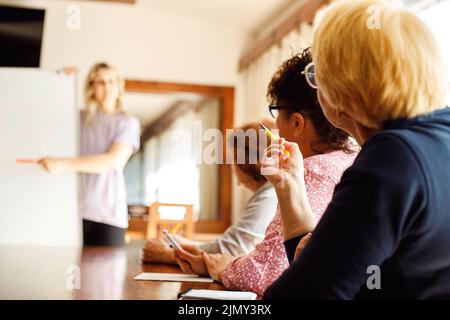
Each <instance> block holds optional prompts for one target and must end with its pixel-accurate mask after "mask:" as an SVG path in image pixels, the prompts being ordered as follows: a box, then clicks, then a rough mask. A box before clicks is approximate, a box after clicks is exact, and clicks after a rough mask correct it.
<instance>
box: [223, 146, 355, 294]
mask: <svg viewBox="0 0 450 320" xmlns="http://www.w3.org/2000/svg"><path fill="white" fill-rule="evenodd" d="M355 157H356V153H352V154H347V153H345V152H343V151H334V152H330V153H327V154H320V155H315V156H312V157H308V158H305V159H304V168H305V184H306V193H307V195H308V199H309V203H310V205H311V209H312V212H313V213H314V215H315V217H316V219H317V220H319V219H320V218H321V217H322V214H323V213H324V211H325V209H326V208H327V206H328V203H329V202H330V201H331V198H332V196H333V191H334V187H335V185H336V184H337V183H338V182H339V180H340V179H341V176H342V174H343V172H344V171H345V169H347V168H348V167H349V166H350V165H351V164H352V163H353V160H354V159H355ZM281 223H282V222H281V214H280V211H279V208H278V209H277V212H276V215H275V217H274V218H273V220H272V222H271V223H270V224H269V226H268V227H267V230H266V234H265V237H264V240H263V241H262V242H261V243H260V244H258V245H257V246H256V248H255V250H253V251H252V252H250V253H249V254H248V255H246V256H242V257H239V258H237V259H236V260H234V261H233V262H232V263H230V264H229V265H228V266H227V268H226V269H225V270H224V271H223V272H222V274H221V279H222V282H223V284H224V285H225V287H227V288H228V289H232V290H242V291H253V292H255V293H257V294H258V295H260V296H262V295H263V293H264V291H265V290H266V289H267V288H268V287H269V286H270V285H271V284H272V283H273V282H274V281H275V280H276V279H277V278H278V277H279V276H280V275H281V274H282V273H283V271H284V270H285V269H287V267H288V266H289V263H288V260H287V257H286V252H285V250H284V243H283V241H284V239H283V228H282V224H281Z"/></svg>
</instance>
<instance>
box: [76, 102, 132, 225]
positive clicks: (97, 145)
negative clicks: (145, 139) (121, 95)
mask: <svg viewBox="0 0 450 320" xmlns="http://www.w3.org/2000/svg"><path fill="white" fill-rule="evenodd" d="M85 117H86V115H85V112H83V111H82V112H81V117H80V118H81V127H80V154H81V155H93V154H101V153H105V152H107V151H108V149H109V148H110V146H111V144H113V143H124V144H129V145H131V146H132V147H133V152H136V151H137V150H138V149H139V140H140V125H139V121H138V120H137V119H136V118H134V117H131V116H128V115H126V114H124V113H122V112H121V113H115V114H107V113H104V112H100V111H99V112H97V113H96V114H95V116H94V117H93V118H92V120H91V121H90V122H89V123H87V122H86V118H85ZM126 196H127V194H126V190H125V178H124V175H123V170H116V171H111V172H107V173H102V174H91V173H81V174H80V199H79V208H80V209H79V210H80V215H81V217H82V218H83V219H86V220H90V221H95V222H100V223H105V224H109V225H113V226H116V227H120V228H127V227H128V210H127V199H126Z"/></svg>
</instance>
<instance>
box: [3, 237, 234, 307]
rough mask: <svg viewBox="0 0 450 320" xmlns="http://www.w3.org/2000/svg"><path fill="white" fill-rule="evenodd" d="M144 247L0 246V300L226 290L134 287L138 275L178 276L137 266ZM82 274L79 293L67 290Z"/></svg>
mask: <svg viewBox="0 0 450 320" xmlns="http://www.w3.org/2000/svg"><path fill="white" fill-rule="evenodd" d="M142 246H143V242H142V241H140V242H132V243H131V244H128V245H127V246H125V247H123V248H107V247H89V248H80V249H74V248H71V249H66V248H49V247H32V246H0V261H1V263H0V299H146V300H153V299H154V300H156V299H157V300H159V299H165V300H173V299H176V298H177V294H178V293H179V292H180V291H184V290H187V289H189V288H196V289H213V290H225V288H224V287H223V286H222V285H221V284H219V283H216V282H214V283H188V282H183V283H180V282H159V281H135V280H133V278H134V277H135V276H136V275H138V274H139V273H141V272H167V273H169V272H181V271H180V269H179V268H178V267H176V266H172V265H162V264H145V265H143V264H141V261H140V249H141V248H142ZM78 267H79V271H80V280H81V281H80V289H71V287H73V285H74V284H76V281H74V276H75V275H76V273H77V271H76V270H77V268H78Z"/></svg>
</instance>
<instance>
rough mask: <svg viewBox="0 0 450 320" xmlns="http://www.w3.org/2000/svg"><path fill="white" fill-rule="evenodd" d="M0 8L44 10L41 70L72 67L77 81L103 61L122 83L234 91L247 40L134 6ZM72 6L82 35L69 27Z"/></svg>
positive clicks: (42, 2)
mask: <svg viewBox="0 0 450 320" xmlns="http://www.w3.org/2000/svg"><path fill="white" fill-rule="evenodd" d="M0 4H11V5H22V6H27V7H36V8H45V9H46V18H45V26H44V41H43V50H42V57H41V66H42V67H43V68H60V67H61V66H64V65H68V64H70V65H76V66H78V67H80V68H81V74H80V78H83V79H84V75H85V73H86V72H87V70H88V68H89V67H90V66H91V65H92V64H93V63H95V62H97V61H100V60H105V61H108V62H110V63H112V64H113V65H115V66H116V67H117V68H118V69H119V70H120V71H121V72H122V73H123V74H124V75H125V76H126V77H129V78H141V79H149V80H158V81H176V82H187V83H207V84H218V85H234V84H235V83H236V81H237V61H238V59H239V56H240V54H241V47H242V46H243V42H244V38H245V35H244V34H243V33H242V32H240V31H239V30H237V29H236V28H234V27H233V26H232V25H230V26H229V27H226V26H223V25H219V24H214V23H212V22H207V21H202V20H195V19H191V18H189V17H186V16H181V15H177V14H175V13H169V12H164V11H158V10H156V9H155V10H154V9H152V8H151V7H150V6H148V5H145V4H143V3H142V1H136V4H135V5H127V4H114V3H110V2H98V3H96V2H91V1H89V2H87V1H56V0H15V1H12V0H0ZM72 5H76V6H77V7H79V9H80V18H81V19H80V22H81V23H80V29H79V30H76V29H75V30H71V29H69V28H68V27H67V22H68V21H69V22H70V21H73V20H71V19H70V17H72V16H70V14H69V13H68V12H67V10H69V9H70V8H71V6H72Z"/></svg>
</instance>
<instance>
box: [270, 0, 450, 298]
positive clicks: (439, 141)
mask: <svg viewBox="0 0 450 320" xmlns="http://www.w3.org/2000/svg"><path fill="white" fill-rule="evenodd" d="M312 50H313V62H314V63H313V64H310V65H309V66H308V67H307V68H305V70H298V72H302V73H303V74H304V75H305V76H306V79H307V81H308V82H309V84H310V85H311V86H312V87H314V88H317V94H318V97H319V101H320V103H321V106H322V109H323V111H324V114H325V116H326V117H327V118H328V120H329V121H330V122H331V123H332V124H334V125H335V126H336V127H339V128H341V129H344V130H345V131H347V132H349V133H350V134H351V135H352V136H353V137H354V138H355V139H356V140H357V141H358V142H359V144H360V145H361V146H362V149H361V151H360V153H359V155H358V156H357V158H356V160H355V162H354V163H353V165H352V166H351V167H350V168H349V169H347V170H346V172H345V173H344V174H343V176H342V179H341V181H340V183H339V184H338V185H337V186H336V188H335V190H334V195H333V198H332V200H331V203H330V204H329V206H328V208H327V209H326V211H325V214H324V217H323V218H322V220H320V222H319V223H318V224H317V225H316V221H315V220H314V217H313V214H312V211H311V207H310V204H309V202H308V198H307V196H306V192H305V183H304V179H303V178H302V177H303V157H302V154H301V152H300V150H299V148H298V146H297V145H296V144H295V143H290V142H286V141H283V140H281V141H279V142H278V143H275V144H272V145H271V146H270V147H269V148H268V149H267V150H266V158H265V160H264V161H263V166H264V168H267V169H272V171H273V174H272V175H268V176H267V177H268V179H269V180H270V181H271V182H272V184H273V185H274V186H275V189H276V192H277V196H278V200H279V204H280V211H281V216H282V223H283V230H284V239H285V249H286V253H287V255H288V257H289V260H290V263H291V264H290V267H289V268H288V269H287V270H286V271H285V272H284V273H283V274H282V275H281V277H280V278H279V279H278V280H277V281H276V282H275V283H274V284H272V286H271V287H269V288H268V289H267V290H266V292H265V298H267V299H354V298H370V299H372V298H383V299H388V298H395V299H432V298H450V286H449V285H448V284H449V283H450V232H448V226H449V225H450V211H449V210H450V197H449V196H448V194H447V193H448V190H450V170H449V169H448V163H449V162H450V109H449V108H447V107H445V103H446V94H447V79H446V75H445V73H444V70H445V68H444V63H443V60H442V57H441V54H440V52H439V49H438V44H437V43H436V40H435V39H434V37H433V35H432V34H431V32H430V31H429V29H428V28H427V27H426V26H425V24H424V23H423V22H422V21H421V20H420V19H419V18H418V17H416V16H415V15H414V14H412V13H410V12H408V11H407V10H405V9H403V8H400V7H395V6H393V5H391V4H390V3H388V2H385V1H378V0H361V1H353V0H352V1H348V0H347V1H338V2H337V3H336V4H334V5H332V6H331V7H330V8H329V10H328V12H327V13H326V14H325V15H324V17H323V20H322V21H321V22H320V24H319V26H318V28H317V30H316V33H315V36H314V42H313V47H312ZM285 148H288V149H289V150H290V155H291V156H290V157H286V156H285V155H284V153H283V149H285ZM278 157H281V161H277V159H278ZM275 169H276V170H275ZM301 239H302V240H301ZM300 240H301V241H300ZM296 249H297V250H296ZM296 251H297V252H296Z"/></svg>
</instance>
